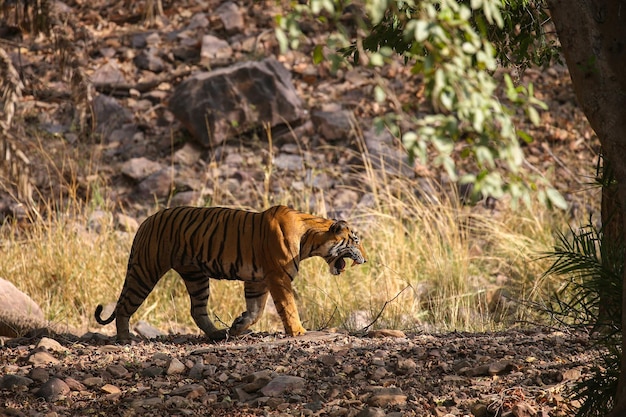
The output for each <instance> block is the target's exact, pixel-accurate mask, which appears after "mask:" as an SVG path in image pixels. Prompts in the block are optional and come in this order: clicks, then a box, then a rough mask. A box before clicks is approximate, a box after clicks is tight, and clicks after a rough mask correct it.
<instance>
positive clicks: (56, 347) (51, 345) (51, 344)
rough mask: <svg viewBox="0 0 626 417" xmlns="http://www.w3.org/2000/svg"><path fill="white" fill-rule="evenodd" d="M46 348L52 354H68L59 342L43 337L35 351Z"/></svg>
mask: <svg viewBox="0 0 626 417" xmlns="http://www.w3.org/2000/svg"><path fill="white" fill-rule="evenodd" d="M40 348H45V349H46V350H48V351H51V352H67V349H66V348H65V347H63V346H62V345H61V344H60V343H59V342H57V341H56V340H54V339H50V338H48V337H42V338H41V340H40V341H39V343H37V346H36V347H35V349H40Z"/></svg>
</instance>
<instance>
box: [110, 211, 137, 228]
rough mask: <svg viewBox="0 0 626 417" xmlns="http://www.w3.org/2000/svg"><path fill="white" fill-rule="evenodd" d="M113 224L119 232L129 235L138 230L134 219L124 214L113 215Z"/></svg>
mask: <svg viewBox="0 0 626 417" xmlns="http://www.w3.org/2000/svg"><path fill="white" fill-rule="evenodd" d="M115 223H116V225H117V228H118V229H119V230H122V231H124V232H129V233H135V232H136V231H137V229H139V222H137V219H135V218H134V217H130V216H127V215H126V214H124V213H116V214H115Z"/></svg>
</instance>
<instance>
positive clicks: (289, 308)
mask: <svg viewBox="0 0 626 417" xmlns="http://www.w3.org/2000/svg"><path fill="white" fill-rule="evenodd" d="M266 281H267V286H268V287H269V289H270V293H271V294H272V299H273V300H274V305H275V306H276V311H278V315H279V316H280V318H281V320H282V321H283V326H284V327H285V333H287V334H288V335H290V336H299V335H303V334H305V333H306V329H305V328H304V327H302V323H301V322H300V315H299V314H298V307H297V306H296V298H295V296H294V294H293V287H292V286H291V279H289V276H288V275H287V274H284V273H282V272H280V273H275V274H271V275H268V276H267V277H266Z"/></svg>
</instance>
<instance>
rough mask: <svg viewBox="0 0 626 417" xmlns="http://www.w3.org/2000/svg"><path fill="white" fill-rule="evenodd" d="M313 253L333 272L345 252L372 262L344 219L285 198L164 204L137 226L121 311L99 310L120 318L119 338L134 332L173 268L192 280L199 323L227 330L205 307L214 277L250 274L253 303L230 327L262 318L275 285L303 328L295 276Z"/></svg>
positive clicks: (279, 302)
mask: <svg viewBox="0 0 626 417" xmlns="http://www.w3.org/2000/svg"><path fill="white" fill-rule="evenodd" d="M312 256H321V257H322V258H324V259H325V260H326V261H327V262H328V264H329V266H330V268H331V272H332V273H334V274H338V273H340V272H341V271H342V270H343V268H344V266H345V262H343V260H342V258H348V257H349V258H351V259H353V260H355V262H357V263H363V262H365V258H364V253H363V248H362V247H361V246H360V244H359V242H358V238H356V236H355V235H354V234H353V233H352V232H350V230H349V229H348V228H347V223H345V222H335V221H332V220H328V219H324V218H321V217H316V216H313V215H309V214H305V213H300V212H298V211H295V210H292V209H290V208H287V207H284V206H275V207H272V208H270V209H268V210H266V211H264V212H261V213H254V212H249V211H242V210H234V209H228V208H197V207H177V208H171V209H165V210H162V211H160V212H158V213H156V214H154V215H152V216H151V217H149V218H148V219H146V221H144V222H143V223H142V224H141V226H140V227H139V229H138V230H137V234H136V236H135V239H134V241H133V245H132V248H131V251H130V256H129V259H128V269H127V273H126V279H125V281H124V286H123V288H122V293H121V294H120V297H119V299H118V303H117V307H116V309H115V311H114V313H113V314H112V315H111V317H109V318H107V319H102V318H101V317H100V314H101V312H102V308H101V306H98V308H97V309H96V313H95V317H96V320H97V321H98V322H99V323H100V324H107V323H109V322H111V321H112V320H113V319H114V318H116V319H117V321H116V325H117V333H118V338H120V339H127V338H128V337H129V328H128V326H129V319H130V317H131V316H132V315H133V314H134V312H135V311H136V310H137V308H139V306H140V305H141V304H142V303H143V301H144V300H145V299H146V297H147V296H148V295H149V294H150V292H151V291H152V290H153V288H154V286H155V285H156V283H157V282H158V281H159V280H160V278H161V277H162V276H163V275H164V274H165V273H166V272H167V271H168V270H170V269H174V270H175V271H177V272H178V273H179V275H180V276H181V277H182V279H183V280H184V282H185V285H186V287H187V291H188V293H189V297H190V300H191V313H192V316H193V318H194V320H195V321H196V324H197V325H198V326H199V327H200V328H201V329H202V330H203V331H204V332H205V333H207V334H208V335H209V336H210V337H213V338H217V337H218V336H217V334H218V333H219V334H222V333H220V332H222V331H218V330H217V329H216V328H215V326H214V325H213V323H211V321H210V320H209V318H208V314H207V310H206V307H207V304H208V298H209V284H210V283H209V279H210V278H215V279H235V280H242V281H244V282H245V290H244V293H245V297H246V306H247V311H246V312H244V313H243V314H242V316H241V317H239V318H238V319H237V320H235V322H234V323H233V326H232V327H231V329H230V330H231V333H234V334H237V333H241V332H242V331H244V330H245V329H247V328H248V327H249V326H250V325H251V324H253V323H254V322H256V321H257V320H258V318H259V316H260V314H261V313H262V311H263V308H264V305H265V301H266V300H267V297H268V294H269V293H271V294H272V297H273V298H274V302H275V304H276V307H277V310H278V311H279V313H280V315H281V319H282V320H283V324H284V325H285V331H286V332H287V333H289V334H301V333H303V332H304V329H303V328H302V325H301V324H300V320H299V317H298V311H297V308H296V306H295V299H294V297H293V290H292V289H291V281H293V280H294V279H295V277H296V275H297V274H298V271H299V263H300V261H302V260H303V259H306V258H309V257H312ZM340 261H341V262H340Z"/></svg>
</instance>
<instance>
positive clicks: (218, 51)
mask: <svg viewBox="0 0 626 417" xmlns="http://www.w3.org/2000/svg"><path fill="white" fill-rule="evenodd" d="M232 55H233V49H232V48H231V47H230V45H229V44H228V42H226V41H225V40H223V39H220V38H218V37H216V36H213V35H204V36H203V37H202V46H201V49H200V61H201V62H202V64H204V65H208V66H211V67H212V66H216V65H224V64H226V63H228V60H229V59H230V57H231V56H232Z"/></svg>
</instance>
